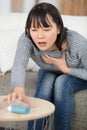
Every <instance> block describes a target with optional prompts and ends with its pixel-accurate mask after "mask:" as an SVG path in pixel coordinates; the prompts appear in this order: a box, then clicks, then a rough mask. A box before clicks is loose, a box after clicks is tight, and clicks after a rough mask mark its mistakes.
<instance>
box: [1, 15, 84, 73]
mask: <svg viewBox="0 0 87 130" xmlns="http://www.w3.org/2000/svg"><path fill="white" fill-rule="evenodd" d="M26 18H27V14H25V13H7V14H0V71H1V72H3V73H6V72H7V71H9V70H11V68H12V65H13V62H14V56H15V52H16V48H17V41H18V38H19V36H20V35H21V33H22V32H24V30H25V22H26ZM62 18H63V21H64V25H65V26H66V27H68V28H69V29H73V30H76V31H78V32H79V33H81V34H82V35H83V36H85V37H86V38H87V29H86V24H87V16H68V15H62ZM38 68H39V67H38V66H37V65H36V64H35V63H34V62H33V61H32V60H31V59H30V61H29V65H28V67H27V69H29V70H33V71H37V70H38Z"/></svg>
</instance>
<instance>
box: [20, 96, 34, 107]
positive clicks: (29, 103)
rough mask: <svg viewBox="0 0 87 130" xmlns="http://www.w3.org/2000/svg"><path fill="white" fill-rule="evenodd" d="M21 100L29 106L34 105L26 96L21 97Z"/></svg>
mask: <svg viewBox="0 0 87 130" xmlns="http://www.w3.org/2000/svg"><path fill="white" fill-rule="evenodd" d="M21 101H23V102H24V103H26V104H27V105H29V106H30V107H35V106H34V105H33V104H32V103H31V102H30V101H29V99H28V98H27V97H25V98H23V99H22V100H21Z"/></svg>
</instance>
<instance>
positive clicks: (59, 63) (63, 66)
mask: <svg viewBox="0 0 87 130" xmlns="http://www.w3.org/2000/svg"><path fill="white" fill-rule="evenodd" d="M42 60H43V61H44V62H45V63H48V64H53V65H55V66H56V67H57V68H58V69H60V70H61V71H62V72H63V73H67V74H68V73H69V72H70V68H69V67H68V66H67V63H66V58H65V54H64V53H63V55H62V57H61V58H54V57H51V56H48V55H47V54H44V55H42Z"/></svg>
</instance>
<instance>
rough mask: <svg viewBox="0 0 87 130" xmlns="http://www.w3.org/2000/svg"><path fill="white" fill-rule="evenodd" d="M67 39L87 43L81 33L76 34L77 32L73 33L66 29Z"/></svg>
mask: <svg viewBox="0 0 87 130" xmlns="http://www.w3.org/2000/svg"><path fill="white" fill-rule="evenodd" d="M67 37H69V38H74V39H76V40H79V39H78V38H80V39H82V40H86V41H87V39H86V38H85V37H84V36H83V35H82V34H81V33H79V32H77V31H74V30H69V29H68V30H67Z"/></svg>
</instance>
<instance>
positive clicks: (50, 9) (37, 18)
mask: <svg viewBox="0 0 87 130" xmlns="http://www.w3.org/2000/svg"><path fill="white" fill-rule="evenodd" d="M47 14H49V15H50V16H51V17H52V19H53V21H54V22H55V23H56V25H57V27H58V28H59V29H60V34H58V37H57V39H56V46H57V47H58V48H59V50H61V48H62V47H61V46H62V44H63V41H64V40H66V37H67V35H66V34H67V33H66V30H67V29H66V28H65V27H64V25H63V20H62V18H61V15H60V13H59V11H58V9H57V8H56V7H55V6H54V5H52V4H49V3H40V4H37V5H35V6H34V7H33V8H32V9H31V11H30V13H29V14H28V17H27V21H26V26H25V34H26V35H27V36H28V37H29V38H30V39H31V37H30V28H31V23H32V21H33V25H34V26H35V27H40V26H41V25H43V26H44V27H49V26H50V25H51V24H50V23H49V20H48V19H47ZM31 40H32V39H31Z"/></svg>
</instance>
